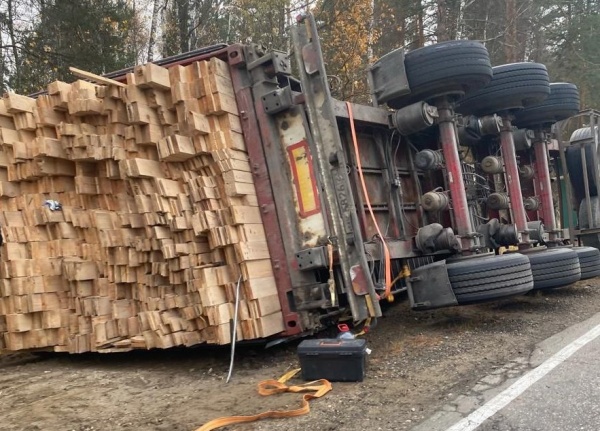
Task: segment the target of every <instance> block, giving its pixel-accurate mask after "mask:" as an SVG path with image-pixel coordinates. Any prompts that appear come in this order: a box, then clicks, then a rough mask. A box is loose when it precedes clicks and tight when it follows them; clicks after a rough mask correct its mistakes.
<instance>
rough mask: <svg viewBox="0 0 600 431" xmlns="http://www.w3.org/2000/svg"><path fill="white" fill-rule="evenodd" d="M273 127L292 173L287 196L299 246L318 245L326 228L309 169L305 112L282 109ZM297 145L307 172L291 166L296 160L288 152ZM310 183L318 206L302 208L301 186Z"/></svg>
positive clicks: (317, 185) (324, 240) (320, 199)
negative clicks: (291, 191) (291, 188)
mask: <svg viewBox="0 0 600 431" xmlns="http://www.w3.org/2000/svg"><path fill="white" fill-rule="evenodd" d="M275 122H276V126H277V129H278V131H279V140H280V143H281V146H282V148H283V149H286V150H287V151H286V165H287V169H289V172H290V174H291V176H292V178H291V180H292V181H291V185H292V187H293V190H294V193H292V194H291V196H290V198H291V199H293V201H294V205H295V210H296V217H295V219H296V221H297V228H298V231H299V239H300V247H301V248H308V247H315V246H317V245H319V244H320V245H322V244H325V243H326V242H327V237H328V236H329V232H328V230H327V227H326V222H325V217H324V215H323V212H322V208H323V205H322V196H321V193H320V191H319V189H320V187H319V183H318V178H317V175H316V172H314V169H313V166H314V165H313V158H314V157H313V156H312V153H311V149H310V145H309V143H308V140H309V137H308V136H307V135H308V134H307V132H306V129H305V125H306V116H305V114H304V112H303V110H302V109H301V107H295V108H293V109H290V110H288V111H287V112H283V113H281V114H280V115H277V116H276V117H275ZM298 145H301V146H302V147H303V148H304V149H305V150H304V151H303V152H301V153H299V154H300V155H301V157H303V158H306V160H302V161H303V162H307V166H308V167H309V172H307V173H304V176H303V177H302V178H300V177H299V176H302V175H303V174H302V173H301V172H298V171H297V170H296V169H295V168H294V167H295V166H296V163H298V162H299V161H298V160H294V154H295V153H294V152H290V151H289V150H290V149H293V148H294V146H298ZM303 187H304V188H306V187H310V188H311V189H312V192H313V193H314V199H315V201H316V203H317V205H318V209H317V210H314V211H305V210H304V208H302V205H301V203H302V202H301V197H302V189H303Z"/></svg>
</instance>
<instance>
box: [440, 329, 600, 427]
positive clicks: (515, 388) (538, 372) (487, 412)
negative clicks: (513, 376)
mask: <svg viewBox="0 0 600 431" xmlns="http://www.w3.org/2000/svg"><path fill="white" fill-rule="evenodd" d="M598 336H600V325H598V326H595V327H594V328H592V329H590V330H589V331H588V332H586V333H585V334H583V335H582V336H581V337H579V338H578V339H576V340H575V341H573V342H572V343H570V344H568V345H567V346H566V347H564V348H563V349H562V350H560V351H559V352H558V353H555V354H554V355H553V356H551V357H550V358H548V359H546V361H544V362H543V363H542V364H541V365H539V366H538V367H537V368H535V369H533V370H531V371H530V372H528V373H527V374H525V375H524V376H523V377H521V378H520V379H519V380H517V381H516V382H515V383H513V384H512V385H510V386H509V387H508V388H507V389H505V390H504V391H502V392H500V393H499V394H498V395H496V396H495V397H494V398H492V399H491V400H489V401H488V402H487V403H485V404H484V405H483V406H481V407H479V408H478V409H477V410H475V411H474V412H473V413H471V414H470V415H469V416H467V417H466V418H463V419H462V420H460V421H459V422H457V423H456V424H454V425H453V426H451V427H450V428H448V429H447V430H446V431H473V430H475V429H477V428H478V427H479V426H480V425H481V424H482V423H484V422H485V421H486V420H487V419H489V418H490V417H492V416H494V415H495V414H496V413H498V412H499V411H500V410H502V409H503V408H504V407H506V406H507V405H508V404H510V403H511V402H512V401H514V399H515V398H517V397H518V396H519V395H521V394H522V393H523V392H525V391H526V390H527V389H528V388H530V387H531V386H532V385H533V384H534V383H535V382H537V381H538V380H540V379H541V378H542V377H544V376H545V375H546V374H548V373H549V372H550V371H552V370H553V369H554V368H556V367H557V366H558V365H560V364H561V363H563V362H564V361H565V360H567V359H569V357H571V356H572V355H573V354H574V353H575V352H577V351H578V350H579V349H581V348H582V347H583V346H585V345H586V344H587V343H589V342H590V341H592V340H594V339H595V338H597V337H598Z"/></svg>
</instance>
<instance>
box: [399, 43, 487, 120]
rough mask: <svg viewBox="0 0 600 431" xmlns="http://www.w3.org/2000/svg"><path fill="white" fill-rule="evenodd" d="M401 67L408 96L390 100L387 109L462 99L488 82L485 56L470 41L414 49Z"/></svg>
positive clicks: (482, 48) (484, 49)
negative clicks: (440, 99) (450, 97)
mask: <svg viewBox="0 0 600 431" xmlns="http://www.w3.org/2000/svg"><path fill="white" fill-rule="evenodd" d="M404 67H405V69H406V75H407V78H408V84H409V86H410V90H411V92H410V94H407V95H406V96H402V97H399V98H397V99H393V100H390V101H389V102H388V106H389V107H390V108H394V109H398V108H402V107H404V106H408V105H410V104H412V103H416V102H420V101H423V100H431V99H433V98H435V97H437V96H441V95H445V94H450V95H455V96H462V95H463V94H466V93H470V92H472V91H475V90H477V89H479V88H482V87H483V86H485V85H486V84H487V83H488V82H490V80H491V79H492V64H491V62H490V56H489V53H488V51H487V49H486V48H485V46H484V45H483V44H482V43H480V42H477V41H473V40H452V41H448V42H442V43H438V44H435V45H429V46H425V47H423V48H419V49H415V50H414V51H410V52H408V53H407V54H406V56H405V58H404Z"/></svg>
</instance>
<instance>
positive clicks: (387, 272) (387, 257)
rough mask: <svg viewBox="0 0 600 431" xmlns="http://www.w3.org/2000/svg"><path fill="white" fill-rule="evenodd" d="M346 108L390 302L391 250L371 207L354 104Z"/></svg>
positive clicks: (348, 103)
mask: <svg viewBox="0 0 600 431" xmlns="http://www.w3.org/2000/svg"><path fill="white" fill-rule="evenodd" d="M346 106H347V107H348V119H349V120H350V129H351V130H352V142H353V143H354V154H355V156H356V165H357V167H358V175H359V177H360V183H361V185H362V190H363V194H364V196H365V202H366V203H367V208H368V209H369V214H371V219H372V220H373V224H374V225H375V229H377V234H378V235H379V238H381V242H382V243H383V251H384V257H385V260H384V262H385V297H386V298H388V300H389V299H390V297H391V294H390V292H391V291H392V284H393V283H392V265H391V258H390V250H389V249H388V246H387V243H386V242H385V238H384V237H383V235H382V234H381V230H380V229H379V225H378V224H377V220H376V219H375V213H374V212H373V208H372V207H371V201H370V199H369V193H368V191H367V184H366V183H365V177H364V175H363V171H362V163H361V161H360V150H359V148H358V139H357V138H356V129H355V128H354V115H353V113H352V104H351V103H350V102H346Z"/></svg>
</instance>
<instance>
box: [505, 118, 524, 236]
mask: <svg viewBox="0 0 600 431" xmlns="http://www.w3.org/2000/svg"><path fill="white" fill-rule="evenodd" d="M500 149H501V150H502V158H503V159H504V169H505V172H506V183H507V186H508V196H509V198H510V208H511V212H512V218H513V220H512V221H513V223H514V224H515V225H516V226H517V231H518V232H519V233H520V234H521V240H520V241H519V242H520V243H521V244H528V243H529V231H528V230H527V214H526V213H525V206H524V205H523V194H522V193H521V179H520V178H519V167H518V165H517V153H516V151H515V141H514V139H513V134H512V124H511V120H510V118H506V117H502V130H501V131H500Z"/></svg>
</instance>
